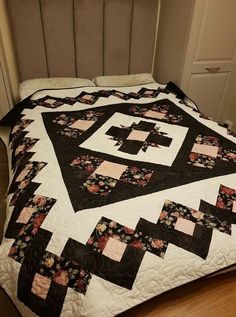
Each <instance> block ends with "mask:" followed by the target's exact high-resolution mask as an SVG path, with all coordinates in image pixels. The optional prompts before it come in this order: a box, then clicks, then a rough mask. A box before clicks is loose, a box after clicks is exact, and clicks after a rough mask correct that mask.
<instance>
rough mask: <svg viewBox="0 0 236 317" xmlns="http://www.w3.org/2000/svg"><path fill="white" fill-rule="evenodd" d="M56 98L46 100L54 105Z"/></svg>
mask: <svg viewBox="0 0 236 317" xmlns="http://www.w3.org/2000/svg"><path fill="white" fill-rule="evenodd" d="M55 101H56V100H55V99H47V100H45V102H46V103H49V104H50V105H52V104H53V103H54V102H55Z"/></svg>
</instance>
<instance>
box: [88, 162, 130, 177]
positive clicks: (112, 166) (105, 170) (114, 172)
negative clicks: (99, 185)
mask: <svg viewBox="0 0 236 317" xmlns="http://www.w3.org/2000/svg"><path fill="white" fill-rule="evenodd" d="M127 167H128V166H127V165H122V164H117V163H112V162H108V161H103V162H102V164H101V165H100V166H99V167H98V168H97V169H96V170H95V171H94V173H95V174H98V175H103V176H108V177H111V178H115V179H120V177H121V175H122V174H123V173H124V171H125V170H126V169H127Z"/></svg>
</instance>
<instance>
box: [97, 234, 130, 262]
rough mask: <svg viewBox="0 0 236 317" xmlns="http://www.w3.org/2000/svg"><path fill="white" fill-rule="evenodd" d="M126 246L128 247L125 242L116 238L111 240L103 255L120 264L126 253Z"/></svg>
mask: <svg viewBox="0 0 236 317" xmlns="http://www.w3.org/2000/svg"><path fill="white" fill-rule="evenodd" d="M126 246H127V245H126V244H125V243H124V242H121V241H119V240H116V239H114V238H109V240H108V241H107V244H106V246H105V248H104V250H103V252H102V254H103V255H105V256H107V257H108V258H110V259H112V260H115V261H117V262H120V260H121V258H122V256H123V254H124V252H125V249H126Z"/></svg>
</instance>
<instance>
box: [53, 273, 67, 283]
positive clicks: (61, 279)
mask: <svg viewBox="0 0 236 317" xmlns="http://www.w3.org/2000/svg"><path fill="white" fill-rule="evenodd" d="M53 281H54V282H55V283H57V284H60V285H63V286H66V285H67V284H68V282H69V277H68V272H67V271H60V272H59V273H58V274H57V275H56V276H55V277H54V278H53Z"/></svg>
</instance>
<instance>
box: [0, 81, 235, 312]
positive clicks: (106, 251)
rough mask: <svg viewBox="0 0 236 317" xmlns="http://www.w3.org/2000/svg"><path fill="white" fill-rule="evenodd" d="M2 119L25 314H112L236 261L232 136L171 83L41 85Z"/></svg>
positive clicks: (16, 298)
mask: <svg viewBox="0 0 236 317" xmlns="http://www.w3.org/2000/svg"><path fill="white" fill-rule="evenodd" d="M0 124H1V125H9V124H10V125H11V132H10V135H9V144H8V145H7V147H8V155H9V165H10V186H9V191H8V198H7V199H8V208H7V221H6V225H5V237H4V239H3V243H2V245H1V246H0V285H1V286H2V287H3V288H4V290H5V291H6V292H7V294H8V295H9V296H10V297H11V299H12V300H13V302H14V304H15V305H16V306H17V308H18V310H19V311H20V313H21V314H22V315H23V316H33V315H39V316H55V317H56V316H89V317H92V316H96V317H100V316H103V317H104V316H114V315H116V314H118V313H121V312H123V311H125V310H127V309H129V308H131V307H133V306H135V305H137V304H139V303H141V302H143V301H146V300H147V299H150V298H152V297H154V296H156V295H158V294H160V293H163V292H165V291H167V290H169V289H172V288H174V287H177V286H179V285H182V284H185V283H187V282H190V281H193V280H195V279H198V278H200V277H203V276H206V275H209V274H211V273H213V272H216V271H218V270H220V269H223V268H226V267H228V266H231V265H234V264H235V263H236V227H235V224H236V138H235V136H233V135H230V134H228V132H227V130H226V129H225V128H223V127H221V126H220V125H219V124H217V123H216V122H214V121H212V120H211V119H210V118H208V117H206V116H205V115H203V114H202V113H201V112H200V111H199V110H198V108H197V107H196V106H195V105H194V104H192V106H190V105H189V104H188V103H186V98H185V96H184V94H183V93H182V92H181V91H180V90H178V88H177V87H175V86H174V85H173V84H169V85H167V86H163V85H159V84H156V83H154V84H147V85H144V86H133V87H126V88H119V90H117V89H112V88H102V89H101V87H100V88H99V87H83V88H74V89H61V90H43V91H39V92H37V93H35V94H34V95H33V96H32V97H29V98H27V99H25V100H23V101H21V102H20V103H19V104H18V105H16V107H15V108H14V110H12V111H11V112H10V113H9V114H8V115H7V116H6V117H5V118H4V119H3V120H2V121H1V122H0Z"/></svg>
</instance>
